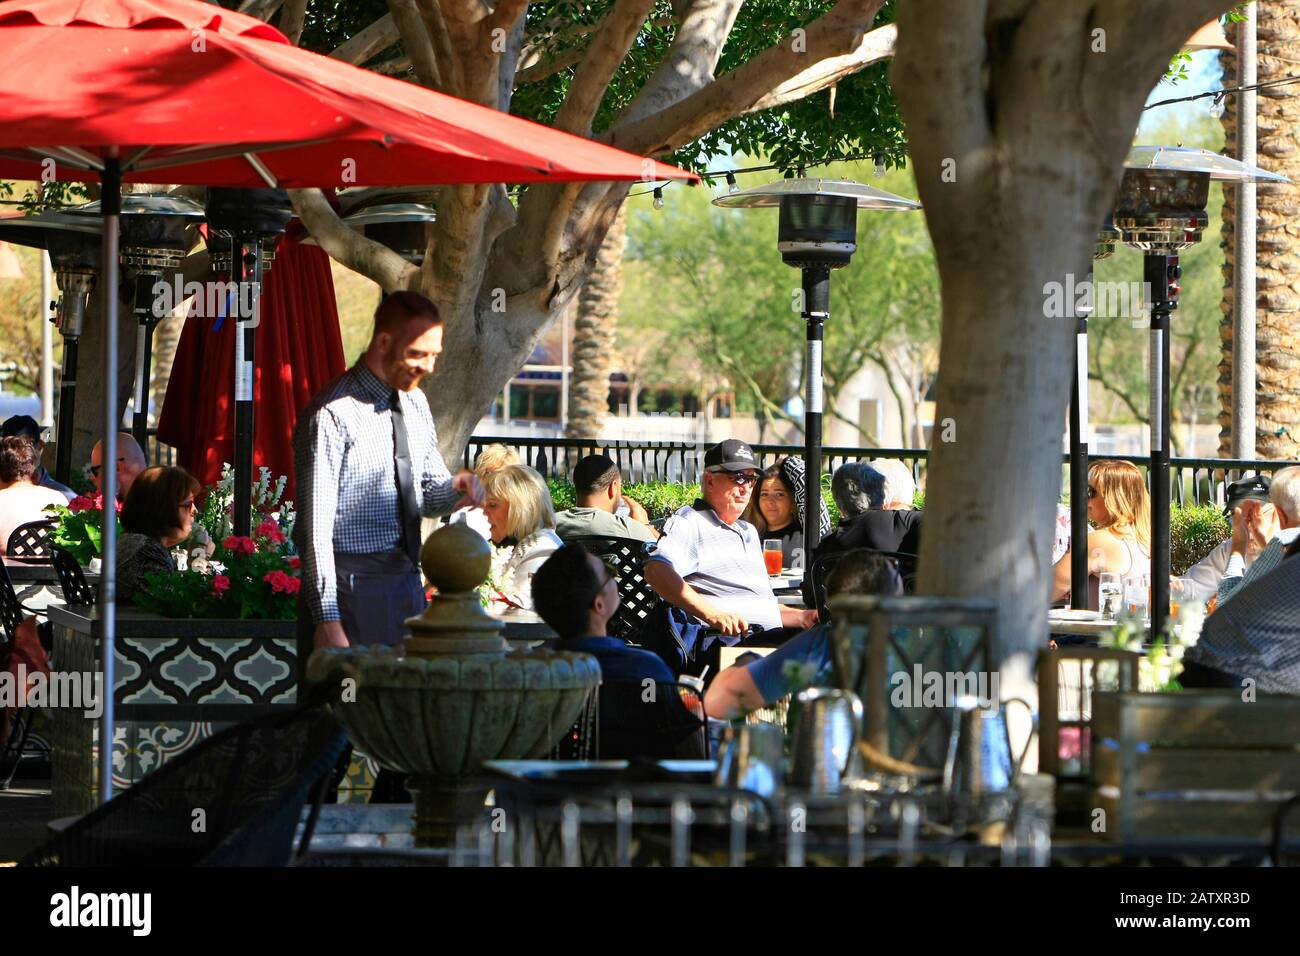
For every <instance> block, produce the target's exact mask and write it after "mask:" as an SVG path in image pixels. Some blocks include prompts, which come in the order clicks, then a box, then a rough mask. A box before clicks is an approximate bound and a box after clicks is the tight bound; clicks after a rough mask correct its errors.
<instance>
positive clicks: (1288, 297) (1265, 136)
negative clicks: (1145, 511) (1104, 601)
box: [1219, 0, 1300, 459]
mask: <svg viewBox="0 0 1300 956" xmlns="http://www.w3.org/2000/svg"><path fill="white" fill-rule="evenodd" d="M1257 9H1258V14H1257V16H1258V27H1257V29H1258V34H1259V50H1258V57H1257V58H1258V72H1259V76H1258V82H1260V83H1267V82H1269V81H1271V80H1277V79H1280V78H1282V77H1284V76H1290V75H1291V74H1292V72H1293V69H1292V67H1293V64H1294V63H1295V62H1296V61H1297V60H1298V59H1300V6H1297V5H1296V4H1295V3H1293V2H1289V0H1260V2H1259V3H1258V4H1257ZM1228 29H1229V38H1230V39H1232V40H1233V42H1236V27H1235V25H1233V24H1229V27H1228ZM1222 56H1223V64H1224V86H1231V85H1234V84H1235V82H1236V80H1235V77H1236V75H1237V63H1236V55H1235V54H1234V53H1232V52H1229V51H1225V52H1224V53H1223V54H1222ZM1224 105H1225V110H1224V114H1223V125H1224V131H1225V133H1226V136H1227V152H1228V155H1230V156H1232V155H1235V154H1236V146H1237V98H1236V97H1235V96H1229V97H1227V98H1226V99H1225V101H1224ZM1256 122H1257V124H1258V134H1257V135H1258V153H1259V159H1258V162H1259V165H1260V166H1262V167H1263V168H1264V169H1267V170H1271V171H1273V172H1277V173H1282V174H1283V175H1285V176H1289V177H1291V178H1292V179H1293V180H1294V179H1297V177H1300V150H1298V149H1297V148H1296V143H1295V137H1296V135H1297V134H1300V101H1297V100H1296V99H1295V97H1294V96H1292V95H1291V94H1290V93H1289V87H1285V86H1282V87H1274V88H1273V90H1269V89H1262V90H1260V91H1259V94H1258V110H1257V120H1256ZM1235 192H1236V191H1235V190H1234V189H1231V188H1226V189H1224V191H1223V200H1224V201H1223V240H1224V247H1225V256H1224V273H1225V279H1226V283H1225V287H1224V290H1223V305H1222V308H1223V314H1224V319H1223V324H1222V326H1221V328H1222V335H1221V338H1222V342H1223V356H1222V358H1221V359H1220V361H1219V399H1220V411H1219V425H1220V430H1219V454H1220V455H1222V456H1225V457H1227V456H1228V455H1230V453H1231V447H1232V434H1231V432H1232V297H1233V284H1234V279H1233V277H1234V276H1235V257H1234V255H1233V251H1234V250H1233V227H1234V224H1235V222H1236V214H1237V202H1236V199H1237V197H1236V195H1235ZM1257 196H1258V200H1257V201H1258V212H1259V215H1258V233H1257V235H1258V240H1257V243H1256V302H1255V325H1256V331H1255V376H1256V392H1257V394H1256V396H1255V449H1256V454H1258V455H1259V457H1260V458H1269V459H1295V458H1297V457H1300V228H1297V227H1296V226H1295V225H1294V224H1293V223H1292V220H1293V219H1294V216H1295V209H1296V202H1297V199H1300V186H1296V185H1284V184H1271V183H1270V184H1261V185H1260V186H1259V187H1258V190H1257ZM1279 432H1281V434H1279Z"/></svg>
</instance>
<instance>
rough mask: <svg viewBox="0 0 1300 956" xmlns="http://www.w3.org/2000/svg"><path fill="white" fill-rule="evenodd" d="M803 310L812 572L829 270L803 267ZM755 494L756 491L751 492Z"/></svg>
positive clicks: (806, 522) (807, 563)
mask: <svg viewBox="0 0 1300 956" xmlns="http://www.w3.org/2000/svg"><path fill="white" fill-rule="evenodd" d="M802 275H803V308H804V313H803V317H804V320H805V321H806V322H807V323H808V327H807V346H808V355H807V361H806V362H805V363H804V365H805V367H806V368H805V386H804V393H805V398H804V418H803V422H804V424H803V435H804V472H803V474H804V489H805V492H804V509H803V542H804V546H803V565H802V566H803V568H804V571H805V573H811V572H812V560H813V553H814V552H815V551H816V549H817V545H819V544H820V543H821V514H822V513H821V497H822V334H823V332H824V331H825V322H826V319H827V317H828V316H829V315H830V312H831V270H830V269H828V268H826V267H825V266H819V267H805V268H804V269H803V270H802ZM754 493H755V494H757V493H758V489H757V488H755V489H754Z"/></svg>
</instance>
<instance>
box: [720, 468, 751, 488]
mask: <svg viewBox="0 0 1300 956" xmlns="http://www.w3.org/2000/svg"><path fill="white" fill-rule="evenodd" d="M713 474H715V475H721V476H723V477H724V478H729V479H730V480H731V483H732V484H734V485H740V486H741V487H742V488H743V487H745V486H746V485H752V484H754V483H755V482H756V481H758V475H757V474H756V473H754V472H752V471H715V472H713Z"/></svg>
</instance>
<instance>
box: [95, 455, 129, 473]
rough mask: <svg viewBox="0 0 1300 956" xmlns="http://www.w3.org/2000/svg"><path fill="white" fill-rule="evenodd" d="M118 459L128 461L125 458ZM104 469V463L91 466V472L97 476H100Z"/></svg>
mask: <svg viewBox="0 0 1300 956" xmlns="http://www.w3.org/2000/svg"><path fill="white" fill-rule="evenodd" d="M118 461H119V462H121V461H126V459H125V458H119V459H118ZM103 470H104V466H103V465H91V466H90V473H91V474H92V475H94V476H95V477H96V478H98V477H99V473H100V472H101V471H103Z"/></svg>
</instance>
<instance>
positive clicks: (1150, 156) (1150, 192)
mask: <svg viewBox="0 0 1300 956" xmlns="http://www.w3.org/2000/svg"><path fill="white" fill-rule="evenodd" d="M1124 167H1125V168H1124V178H1123V179H1122V180H1121V182H1120V189H1119V197H1118V199H1117V200H1116V203H1115V212H1114V224H1115V228H1116V229H1118V230H1119V232H1120V235H1121V238H1122V241H1123V242H1124V243H1126V244H1127V245H1130V246H1133V247H1134V248H1137V249H1141V250H1142V251H1143V253H1144V256H1143V270H1142V272H1143V280H1144V283H1145V284H1146V285H1147V288H1148V289H1149V290H1150V291H1149V295H1150V302H1149V307H1150V310H1151V355H1150V362H1151V373H1150V387H1151V400H1150V416H1151V464H1150V468H1149V473H1150V474H1149V479H1150V484H1151V578H1152V580H1151V632H1152V633H1153V634H1158V633H1160V631H1161V630H1163V629H1164V626H1165V622H1166V621H1167V620H1168V618H1169V503H1170V483H1169V421H1170V415H1169V320H1170V316H1171V315H1172V314H1173V312H1174V310H1176V309H1177V308H1178V292H1179V284H1178V283H1179V280H1180V279H1181V278H1182V267H1181V266H1180V265H1179V262H1178V254H1179V252H1180V251H1181V250H1182V249H1184V248H1186V247H1188V246H1191V245H1194V244H1195V243H1197V242H1199V241H1200V239H1201V232H1202V230H1204V229H1205V226H1206V224H1207V223H1208V221H1209V217H1208V216H1207V215H1206V212H1205V207H1206V203H1207V201H1208V198H1209V193H1210V181H1211V180H1220V181H1224V182H1235V183H1243V182H1259V181H1262V180H1267V181H1270V182H1290V180H1288V179H1287V178H1286V177H1285V176H1279V175H1277V174H1276V173H1270V172H1267V171H1266V170H1263V169H1260V168H1258V167H1256V166H1248V165H1246V164H1245V163H1240V162H1238V161H1237V160H1235V159H1229V158H1228V157H1227V156H1220V155H1219V154H1218V153H1211V152H1209V151H1208V150H1203V149H1191V148H1187V147H1181V146H1180V147H1173V146H1138V147H1135V148H1134V149H1132V150H1131V151H1130V152H1129V155H1128V158H1127V159H1126V160H1125V162H1124Z"/></svg>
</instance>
